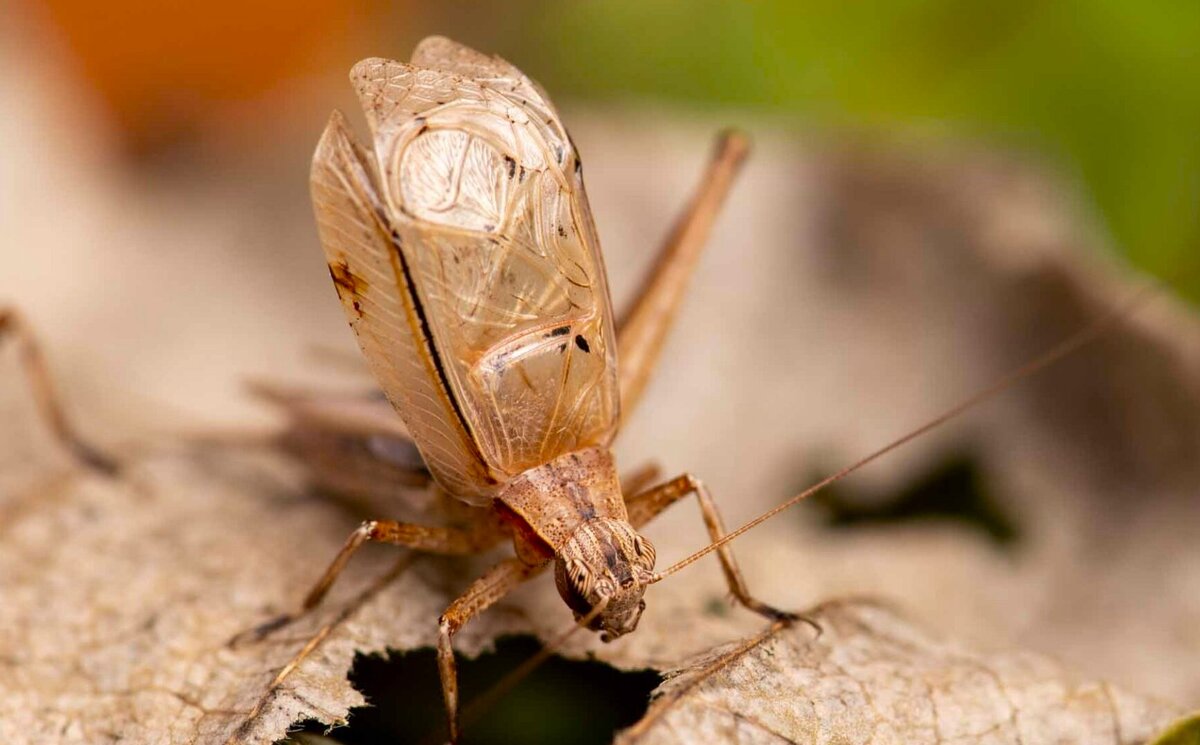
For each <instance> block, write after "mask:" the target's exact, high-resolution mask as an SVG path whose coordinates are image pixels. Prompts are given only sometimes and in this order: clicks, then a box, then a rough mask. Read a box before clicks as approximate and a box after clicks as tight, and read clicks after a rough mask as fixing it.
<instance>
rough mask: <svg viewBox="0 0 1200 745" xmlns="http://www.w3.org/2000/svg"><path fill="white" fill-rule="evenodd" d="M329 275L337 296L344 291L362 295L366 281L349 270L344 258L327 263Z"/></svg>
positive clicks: (365, 287)
mask: <svg viewBox="0 0 1200 745" xmlns="http://www.w3.org/2000/svg"><path fill="white" fill-rule="evenodd" d="M329 276H330V277H331V278H332V279H333V284H334V286H335V287H337V291H338V296H339V297H340V296H342V294H343V293H345V292H348V293H350V294H351V295H362V294H363V292H365V291H366V289H367V281H366V280H365V279H363V278H362V277H360V276H358V275H357V274H355V273H354V272H352V271H350V265H349V264H347V263H346V260H345V259H342V260H340V261H335V262H333V263H332V264H330V265H329ZM356 310H357V308H356Z"/></svg>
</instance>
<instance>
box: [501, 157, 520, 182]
mask: <svg viewBox="0 0 1200 745" xmlns="http://www.w3.org/2000/svg"><path fill="white" fill-rule="evenodd" d="M504 164H505V165H507V166H508V177H509V178H512V177H513V176H515V175H516V174H517V161H515V160H513V159H512V158H510V157H508V156H507V155H505V156H504Z"/></svg>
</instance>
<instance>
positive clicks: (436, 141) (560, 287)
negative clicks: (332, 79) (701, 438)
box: [272, 37, 1099, 740]
mask: <svg viewBox="0 0 1200 745" xmlns="http://www.w3.org/2000/svg"><path fill="white" fill-rule="evenodd" d="M350 78H351V81H352V83H353V85H354V87H355V90H356V92H357V93H358V96H359V100H360V102H361V104H362V107H363V109H364V111H365V113H366V116H367V121H368V124H369V126H370V131H371V134H372V137H373V142H372V146H371V147H363V146H361V145H360V144H359V143H358V142H356V141H355V138H354V136H353V135H352V134H351V132H350V131H349V129H348V128H347V126H346V123H345V120H344V118H343V116H342V115H341V113H339V112H334V114H333V116H332V118H331V120H330V122H329V125H328V126H327V128H326V130H325V133H324V135H323V136H322V138H321V141H320V144H319V145H318V146H317V150H316V154H315V155H314V157H313V165H312V176H311V187H312V199H313V205H314V209H315V212H316V218H317V225H318V228H319V233H320V237H321V243H322V245H323V246H324V249H325V254H326V257H327V259H328V263H329V271H330V275H331V277H332V278H333V282H334V285H335V287H336V289H337V292H338V296H339V297H340V298H341V301H342V305H343V307H344V309H345V312H346V316H347V318H348V320H349V322H350V325H351V327H352V328H353V329H354V332H355V335H356V336H357V339H358V343H359V346H360V347H361V349H362V352H363V355H364V356H365V358H366V360H367V363H368V365H369V366H370V368H371V371H372V373H373V374H374V377H375V379H376V380H377V382H378V383H379V385H380V387H381V388H382V389H383V392H384V394H385V395H386V396H387V399H388V400H389V401H390V402H391V404H392V405H393V406H394V408H395V410H396V412H398V413H399V414H400V418H401V419H402V420H403V424H404V427H403V429H400V428H399V425H398V423H396V422H395V420H394V419H392V420H390V421H391V423H390V424H386V423H384V422H385V421H387V418H386V417H380V416H379V413H378V411H375V412H374V414H372V415H370V416H369V417H368V416H365V415H364V417H363V419H362V423H363V426H362V427H361V428H360V432H372V431H373V432H375V434H376V435H377V436H376V437H375V438H374V440H373V442H375V443H377V444H378V443H380V442H383V443H390V444H388V446H387V447H385V448H383V450H380V451H379V452H377V453H376V455H378V456H381V457H380V458H378V460H383V461H387V460H389V457H387V455H385V454H384V451H387V452H389V453H391V454H392V455H395V454H397V453H402V452H403V447H402V445H403V443H405V442H411V443H412V444H413V445H415V448H416V449H417V450H418V451H419V453H420V456H421V460H422V461H423V464H424V466H425V467H426V468H427V469H428V472H429V473H430V474H431V475H432V477H433V479H434V480H435V481H436V482H437V484H438V485H439V486H440V487H441V488H442V489H444V490H445V491H446V492H447V493H449V494H450V495H452V496H453V497H456V498H457V499H459V500H461V501H462V502H464V503H466V504H468V505H472V506H474V507H476V508H478V509H476V510H473V513H474V518H473V519H472V520H471V521H470V522H469V525H468V527H466V528H447V527H430V526H423V525H414V524H409V523H401V522H396V521H392V520H368V521H366V522H364V523H363V524H362V525H361V526H360V527H359V528H358V529H357V530H356V531H354V533H353V534H351V536H350V537H349V539H348V540H347V541H346V544H345V546H344V547H343V548H342V550H341V552H340V553H339V554H338V555H337V556H336V557H335V558H334V560H333V562H332V563H331V564H330V566H329V567H328V569H326V571H325V573H324V575H323V576H322V577H321V578H320V580H319V581H318V582H317V583H316V585H315V586H314V587H313V589H312V590H311V591H310V592H309V594H308V596H307V597H306V599H305V600H304V603H303V609H304V610H308V609H311V608H313V607H314V606H316V605H317V604H318V603H319V602H320V601H321V599H322V598H323V597H324V596H325V594H326V592H327V591H328V589H329V587H330V586H331V584H332V583H333V582H334V580H335V579H336V578H337V576H338V574H339V573H340V572H341V571H342V569H343V568H344V567H345V566H346V563H347V562H348V561H349V559H350V557H351V556H352V555H353V554H354V552H355V551H357V550H358V548H359V547H360V546H362V545H363V544H364V543H365V542H367V541H382V542H386V543H393V544H396V545H400V546H405V547H408V548H411V549H415V550H418V551H425V552H431V553H441V554H473V553H477V552H480V551H482V550H484V549H487V548H489V547H491V546H493V545H495V544H496V543H498V542H500V541H501V540H503V539H505V538H509V539H511V541H512V544H513V548H514V552H515V554H516V555H515V556H514V557H513V558H509V559H506V560H504V561H501V562H500V563H499V564H496V565H495V566H493V567H492V568H491V569H489V570H488V571H487V572H486V573H484V574H483V576H481V577H479V578H478V579H477V580H475V581H474V582H473V583H472V584H471V585H470V586H469V587H467V588H466V590H465V591H464V592H463V593H462V595H461V596H459V598H458V599H456V600H455V601H454V602H452V603H451V604H450V605H449V607H447V608H446V610H445V612H444V613H443V614H442V615H441V617H440V619H439V626H438V628H439V635H438V649H437V653H438V665H439V670H440V674H441V683H442V693H443V697H444V700H445V705H446V714H447V718H448V724H449V730H450V738H451V740H455V739H457V737H458V723H457V719H458V717H457V712H458V685H457V678H456V670H455V659H454V653H453V650H452V647H451V645H452V640H453V638H454V635H455V633H457V632H458V631H459V630H460V629H461V628H462V627H463V625H464V624H466V623H467V622H468V621H470V619H471V618H473V617H474V616H476V615H478V614H479V613H481V612H483V611H484V610H486V609H487V608H488V607H489V606H491V605H492V604H494V603H495V602H497V601H498V600H500V599H501V598H502V597H504V596H505V595H506V594H507V593H509V592H510V591H512V590H513V589H514V588H516V587H517V586H518V585H520V584H521V583H523V582H525V581H526V580H528V579H530V578H531V577H533V576H534V575H536V574H538V573H540V572H541V571H542V570H544V569H547V568H549V567H550V566H551V565H552V566H553V568H554V578H555V585H556V587H557V589H558V592H559V594H560V595H561V597H562V599H563V601H564V602H565V603H566V604H567V605H568V607H570V609H571V611H572V612H573V613H574V616H575V619H576V621H577V622H578V623H580V624H581V625H585V626H586V627H587V628H590V629H593V630H595V631H599V632H600V636H601V639H602V640H604V641H608V640H611V639H615V638H617V637H620V636H622V635H624V634H628V633H630V632H631V631H633V630H634V629H635V628H636V627H637V624H638V620H639V619H640V618H641V615H642V611H643V610H644V609H645V601H644V600H643V594H644V593H645V590H646V587H647V586H648V585H650V584H653V583H655V582H657V581H659V580H661V579H662V578H664V577H665V576H667V575H669V574H672V573H674V572H675V571H678V570H679V569H681V568H683V567H684V566H687V565H689V564H691V563H692V562H694V561H696V560H697V559H698V558H700V557H701V556H703V555H706V554H707V553H710V552H712V551H716V553H717V555H718V558H719V559H720V562H721V567H722V569H723V571H724V575H725V579H726V582H727V583H728V586H729V590H730V592H731V593H732V595H733V597H734V598H735V599H736V600H737V601H738V602H739V603H741V604H742V605H744V606H745V607H746V608H748V609H750V610H752V611H754V612H756V613H759V614H762V615H763V616H766V617H767V618H770V619H773V620H783V619H792V618H796V616H793V615H792V614H789V613H785V612H783V611H780V610H777V609H775V608H773V607H771V606H770V605H767V604H766V603H763V602H762V601H760V600H758V599H756V598H755V597H754V596H753V595H752V594H751V593H750V591H749V589H748V588H747V586H746V582H745V580H744V579H743V578H742V574H741V572H740V571H739V569H738V565H737V562H736V561H735V559H734V556H733V552H732V550H731V548H730V546H729V543H730V541H731V540H732V539H733V538H735V537H737V536H738V535H741V534H742V533H743V532H745V531H746V530H749V529H750V528H752V527H754V526H755V525H758V524H760V523H761V522H763V521H765V520H767V519H769V518H770V517H771V516H773V515H775V514H777V513H778V512H779V511H782V510H783V509H786V508H787V507H789V506H791V505H793V504H795V503H796V502H798V501H799V500H800V499H803V498H804V497H805V496H807V494H808V493H811V491H813V490H815V489H816V488H820V487H821V486H823V485H825V484H826V483H829V482H830V481H832V480H835V479H837V478H840V477H841V476H842V475H844V474H845V473H847V472H849V471H850V470H854V469H855V468H858V467H859V466H861V465H864V464H865V463H866V462H867V461H869V460H873V459H874V458H875V457H878V456H879V455H882V454H883V453H884V452H887V451H889V450H891V449H893V448H895V447H898V446H899V445H900V444H902V443H903V442H907V441H908V440H909V439H912V437H916V436H918V435H919V434H921V433H923V432H925V431H927V430H928V429H930V428H932V427H934V426H937V425H938V424H940V423H941V422H942V421H945V420H946V419H948V418H950V417H952V416H954V415H956V414H957V413H959V412H960V411H962V410H964V409H965V408H968V407H969V406H971V405H974V404H975V403H977V402H978V401H979V400H981V399H982V398H985V397H987V396H990V395H992V394H993V393H995V392H997V391H998V390H1000V389H1001V388H1003V387H1006V386H1007V385H1009V384H1010V383H1011V382H1013V381H1015V380H1016V379H1018V378H1020V377H1023V376H1024V375H1027V374H1028V373H1029V372H1032V370H1034V369H1036V368H1037V367H1040V366H1043V365H1045V364H1048V363H1049V362H1050V361H1052V360H1054V359H1057V358H1058V357H1060V356H1062V355H1063V354H1066V353H1067V352H1068V351H1070V350H1071V349H1073V348H1074V347H1076V346H1078V345H1079V344H1081V343H1083V341H1085V340H1086V339H1087V338H1090V335H1092V334H1094V333H1097V332H1098V330H1099V324H1095V325H1093V326H1092V327H1090V328H1089V329H1087V330H1085V333H1082V334H1079V335H1077V336H1076V337H1073V338H1072V339H1069V340H1067V341H1066V342H1064V343H1063V344H1062V345H1060V347H1059V348H1056V349H1055V350H1052V351H1051V352H1050V353H1048V354H1047V355H1046V356H1044V357H1043V358H1039V359H1038V360H1035V361H1034V362H1033V363H1030V365H1027V366H1026V367H1025V368H1023V369H1022V370H1020V371H1017V372H1016V373H1014V374H1013V375H1012V376H1010V377H1009V378H1006V379H1004V380H1002V381H1000V382H999V383H998V384H997V385H996V386H994V387H993V388H990V389H988V390H985V391H983V392H982V393H980V394H977V395H976V396H974V397H972V398H971V399H969V400H968V401H967V402H964V404H962V405H961V406H959V407H956V408H955V409H953V410H951V411H950V412H947V414H946V415H944V416H943V417H939V418H938V419H937V420H934V421H933V422H931V423H929V424H927V425H926V426H925V427H922V428H920V429H918V430H916V431H915V432H913V433H910V434H909V435H908V436H906V437H904V438H901V440H899V441H897V442H895V443H893V444H891V445H889V446H887V447H886V448H884V449H883V450H881V451H878V452H877V453H875V454H873V455H872V456H869V457H868V458H866V459H864V460H862V461H860V462H859V463H858V464H855V465H854V466H851V467H850V468H849V469H846V470H845V471H843V472H842V473H839V474H835V475H834V476H832V477H830V478H829V479H827V480H826V481H824V482H822V483H821V484H818V485H817V486H816V487H814V489H812V490H809V491H807V492H805V493H804V494H801V495H798V496H797V497H794V498H792V499H791V500H788V501H787V502H784V503H783V504H781V505H780V506H778V507H776V508H775V509H773V510H771V511H769V512H768V513H766V514H764V515H762V516H760V517H759V518H756V519H755V520H753V521H751V522H750V523H748V524H747V525H744V526H742V527H741V528H739V529H738V530H736V531H734V532H733V533H729V534H727V533H726V530H725V527H724V525H723V522H722V519H721V515H720V512H719V511H718V508H717V505H716V502H715V500H714V499H713V497H712V495H711V494H710V493H709V491H708V489H707V488H706V487H705V485H704V483H703V482H702V481H701V480H700V479H698V478H697V477H695V476H693V475H692V474H690V473H689V474H682V475H680V476H677V477H675V478H672V479H670V480H667V481H665V482H663V483H660V484H658V485H655V486H650V487H649V488H645V489H639V490H637V491H623V490H622V486H621V482H620V480H619V478H618V475H617V471H616V467H615V464H614V460H613V456H612V454H611V452H610V450H609V446H610V444H611V443H612V441H613V438H614V437H615V435H616V433H617V430H618V428H619V425H620V423H621V421H622V416H627V415H628V413H629V412H630V411H631V410H632V409H633V408H634V407H635V406H636V405H637V402H638V399H639V398H640V396H641V393H642V390H643V389H644V387H645V385H646V382H647V380H648V378H649V377H650V375H651V373H652V372H653V369H654V366H655V364H656V362H657V360H658V357H659V353H660V350H661V346H662V342H663V339H664V336H665V335H666V333H667V331H668V329H669V328H670V326H671V323H672V320H673V318H674V316H675V313H676V311H677V309H678V307H679V304H680V302H681V300H682V298H683V295H684V290H685V288H686V285H687V282H688V280H689V278H690V275H691V273H692V271H693V269H694V267H695V265H696V261H697V258H698V256H699V253H700V250H701V248H702V246H703V244H704V242H705V240H706V239H707V237H708V234H709V232H710V228H711V227H712V224H713V220H714V219H715V216H716V214H717V212H718V210H719V207H720V205H721V203H722V201H723V200H724V198H725V196H726V194H727V192H728V190H729V188H730V185H731V183H732V181H733V178H734V176H735V174H736V172H737V170H738V168H739V166H740V164H741V163H742V161H743V160H744V158H745V156H746V153H747V143H746V140H745V139H744V137H742V136H741V135H739V134H736V133H726V134H724V135H722V136H721V137H720V139H719V141H718V145H717V149H716V153H715V155H714V156H713V158H712V161H711V163H710V164H709V166H708V169H707V172H706V173H705V174H704V177H703V180H702V182H701V184H700V186H699V189H698V191H697V193H696V194H695V196H694V197H693V199H692V201H691V203H690V204H689V205H688V207H687V208H686V210H685V212H684V213H683V215H682V216H681V217H680V218H679V221H678V222H677V224H676V226H675V228H674V230H673V231H672V232H671V234H670V235H669V237H668V238H667V240H666V242H665V244H664V245H663V246H662V247H661V248H660V250H659V254H658V259H657V262H656V264H655V265H654V268H653V270H652V271H651V273H650V275H649V276H648V278H647V280H646V281H645V283H644V285H643V286H642V287H641V289H640V292H639V293H638V294H637V296H636V300H635V301H634V303H633V305H632V307H631V309H630V311H629V312H628V314H627V315H626V316H625V317H624V318H621V319H619V320H615V321H614V318H613V313H612V309H611V301H610V299H609V293H608V287H607V281H606V277H605V272H604V262H603V258H602V255H601V252H600V246H599V243H598V240H597V236H596V230H595V227H594V225H593V223H592V216H591V212H590V210H589V207H588V201H587V197H586V194H585V191H584V184H583V176H582V173H583V172H582V165H581V162H580V159H579V155H578V153H577V152H576V150H575V147H574V145H573V143H572V142H571V139H570V137H569V136H568V134H567V132H566V129H565V128H564V127H563V125H562V122H561V121H560V119H559V117H558V114H557V113H556V111H555V109H554V107H553V105H552V104H551V103H550V101H549V99H548V97H547V96H546V93H545V91H543V90H542V88H541V87H540V86H539V85H537V84H536V83H535V82H533V81H532V80H530V79H529V78H528V77H526V76H525V75H524V74H522V73H521V72H520V71H519V70H518V69H517V68H515V67H514V66H512V65H511V64H509V63H508V62H506V61H504V60H502V59H500V58H499V57H491V56H487V55H484V54H481V53H479V52H476V51H474V50H472V49H469V48H467V47H465V46H462V45H460V44H457V43H455V42H453V41H450V40H448V39H445V38H442V37H430V38H427V39H425V40H424V41H422V42H421V43H420V44H419V45H418V46H417V48H416V50H415V51H414V53H413V57H412V61H411V62H410V63H402V62H394V61H389V60H383V59H367V60H364V61H362V62H359V63H358V64H357V65H355V66H354V68H353V70H352V71H351V74H350ZM292 403H293V405H295V404H297V401H295V400H294V401H292ZM293 408H295V407H294V406H293ZM364 414H365V412H364ZM368 419H369V420H370V421H369V422H368V421H367V420H368ZM352 428H353V427H352ZM389 428H390V430H389ZM391 460H392V461H393V467H395V466H396V465H398V464H401V465H400V468H399V470H401V471H404V470H405V467H404V466H403V465H402V462H403V459H402V458H401V459H400V460H399V461H397V460H395V459H391ZM393 470H395V468H393ZM413 470H416V469H413ZM689 495H694V496H695V497H696V500H697V504H698V506H699V508H700V512H701V515H702V517H703V520H704V523H705V526H706V527H707V529H708V533H709V535H710V537H711V539H712V543H711V544H709V546H707V547H705V548H704V549H702V550H700V551H698V552H696V553H695V554H693V555H692V556H689V557H687V558H686V559H684V560H682V561H680V562H678V563H677V564H675V565H674V566H672V567H671V568H669V569H668V570H666V571H664V572H660V573H655V571H654V561H655V551H654V547H653V546H652V545H651V543H650V542H649V541H648V540H647V539H646V538H645V537H644V536H642V535H641V534H640V533H639V532H638V529H639V528H640V527H641V526H643V525H645V524H646V523H647V522H649V521H650V520H652V519H653V518H654V517H655V516H656V515H658V514H659V513H660V512H662V511H663V510H664V509H666V508H667V507H668V506H670V505H671V504H673V503H674V502H676V501H678V500H680V499H682V498H684V497H687V496H689ZM272 625H273V624H272Z"/></svg>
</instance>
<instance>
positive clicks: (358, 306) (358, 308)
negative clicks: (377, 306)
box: [351, 300, 363, 317]
mask: <svg viewBox="0 0 1200 745" xmlns="http://www.w3.org/2000/svg"><path fill="white" fill-rule="evenodd" d="M351 305H353V306H354V312H355V313H357V314H358V315H359V317H361V316H362V314H363V309H362V303H360V302H358V301H357V300H355V301H354V302H353V303H351Z"/></svg>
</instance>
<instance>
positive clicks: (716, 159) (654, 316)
mask: <svg viewBox="0 0 1200 745" xmlns="http://www.w3.org/2000/svg"><path fill="white" fill-rule="evenodd" d="M748 150H749V144H748V143H747V141H746V138H745V137H744V136H743V135H741V134H739V133H737V132H732V131H731V132H724V133H722V134H721V137H720V139H719V140H718V141H717V149H716V152H715V153H714V155H713V157H712V160H711V161H710V162H709V164H708V168H707V169H706V171H705V173H704V177H703V179H702V180H701V182H700V186H699V189H698V190H697V192H696V194H695V195H694V196H693V197H692V201H691V203H690V204H688V206H687V207H686V208H685V209H684V212H683V214H682V215H680V216H679V218H678V219H677V221H676V223H675V225H674V227H673V228H672V229H671V233H670V234H669V235H668V236H667V239H666V242H665V243H664V244H663V246H662V248H660V249H659V253H658V259H657V260H656V262H655V265H654V268H653V269H652V270H651V271H650V274H649V276H648V277H646V279H645V281H644V282H643V284H642V286H641V288H640V289H639V290H638V293H637V296H636V299H635V300H634V302H633V305H632V306H631V307H630V308H629V309H628V310H627V311H626V312H625V314H624V315H622V316H621V318H620V319H619V320H618V322H617V360H618V364H619V365H620V370H619V377H620V389H621V415H622V418H625V417H627V416H628V415H629V414H630V413H631V412H632V411H633V410H634V408H635V407H636V406H637V402H638V399H639V398H641V395H642V390H643V389H644V388H645V387H646V383H647V381H648V380H649V379H650V374H651V373H652V372H653V371H654V366H655V364H656V363H657V362H658V356H659V353H660V351H661V349H662V343H663V339H664V338H665V337H666V335H667V331H668V330H670V328H671V324H672V322H673V321H674V319H675V312H676V311H677V310H678V309H679V305H680V303H681V302H682V301H683V293H684V291H685V290H686V289H687V284H688V281H689V280H690V279H691V276H692V272H693V271H694V270H695V268H696V262H697V260H698V259H699V258H700V251H701V250H702V249H703V248H704V244H705V242H706V241H707V240H708V234H709V232H710V231H711V229H712V225H713V222H714V221H715V220H716V217H717V213H718V212H719V211H720V209H721V204H722V203H723V202H724V201H725V197H726V195H727V194H728V193H729V188H730V186H731V185H732V184H733V179H734V176H736V175H737V171H738V168H739V167H740V166H741V164H742V161H743V160H744V159H745V157H746V153H747V152H748Z"/></svg>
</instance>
